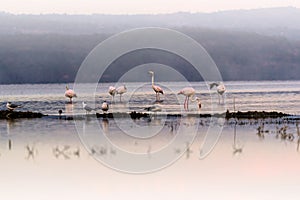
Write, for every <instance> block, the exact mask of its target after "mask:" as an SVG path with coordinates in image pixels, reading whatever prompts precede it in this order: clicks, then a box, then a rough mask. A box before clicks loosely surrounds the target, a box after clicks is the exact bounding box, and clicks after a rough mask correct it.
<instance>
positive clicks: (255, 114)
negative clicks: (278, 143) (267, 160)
mask: <svg viewBox="0 0 300 200" xmlns="http://www.w3.org/2000/svg"><path fill="white" fill-rule="evenodd" d="M45 116H47V117H48V118H53V119H65V120H73V119H77V118H78V119H80V118H82V116H78V117H77V116H63V115H62V116H59V115H58V116H48V115H44V114H42V113H37V112H30V111H27V112H21V111H13V112H12V111H8V110H1V111H0V119H19V118H42V117H45ZM151 116H167V117H184V116H188V117H200V118H210V117H216V118H226V119H266V118H283V117H294V118H295V117H297V116H293V115H290V114H286V113H282V112H275V111H273V112H265V111H248V112H229V111H227V112H225V113H220V114H195V113H191V114H187V115H182V114H180V113H178V114H164V113H163V114H159V113H149V112H136V111H132V112H130V113H118V112H117V113H96V117H97V118H111V119H113V118H129V117H130V118H131V119H141V118H149V117H151ZM295 119H296V118H295Z"/></svg>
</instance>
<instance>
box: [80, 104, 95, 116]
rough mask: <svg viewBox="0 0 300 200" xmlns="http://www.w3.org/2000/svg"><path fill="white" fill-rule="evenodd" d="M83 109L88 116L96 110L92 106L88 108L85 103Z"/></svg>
mask: <svg viewBox="0 0 300 200" xmlns="http://www.w3.org/2000/svg"><path fill="white" fill-rule="evenodd" d="M82 108H83V109H84V110H85V112H86V114H88V113H89V112H91V111H92V110H95V109H93V108H91V107H90V106H88V105H87V104H86V103H85V102H82Z"/></svg>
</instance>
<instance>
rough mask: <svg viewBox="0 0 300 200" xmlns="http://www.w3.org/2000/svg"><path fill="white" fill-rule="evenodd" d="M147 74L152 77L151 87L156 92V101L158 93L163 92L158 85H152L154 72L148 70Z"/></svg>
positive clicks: (158, 99)
mask: <svg viewBox="0 0 300 200" xmlns="http://www.w3.org/2000/svg"><path fill="white" fill-rule="evenodd" d="M149 74H151V77H152V89H153V90H154V92H155V93H156V101H160V98H159V93H161V94H164V91H163V90H162V89H161V87H159V86H158V85H154V72H153V71H149Z"/></svg>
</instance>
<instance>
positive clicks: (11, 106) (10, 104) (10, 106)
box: [6, 102, 21, 111]
mask: <svg viewBox="0 0 300 200" xmlns="http://www.w3.org/2000/svg"><path fill="white" fill-rule="evenodd" d="M20 107H21V106H20V105H17V104H12V103H11V102H7V103H6V108H7V109H8V110H9V111H14V109H16V108H20Z"/></svg>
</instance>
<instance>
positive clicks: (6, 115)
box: [0, 110, 45, 119]
mask: <svg viewBox="0 0 300 200" xmlns="http://www.w3.org/2000/svg"><path fill="white" fill-rule="evenodd" d="M43 116H45V115H43V114H42V113H36V112H30V111H27V112H21V111H13V112H12V111H8V110H1V111H0V119H20V118H41V117H43Z"/></svg>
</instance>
